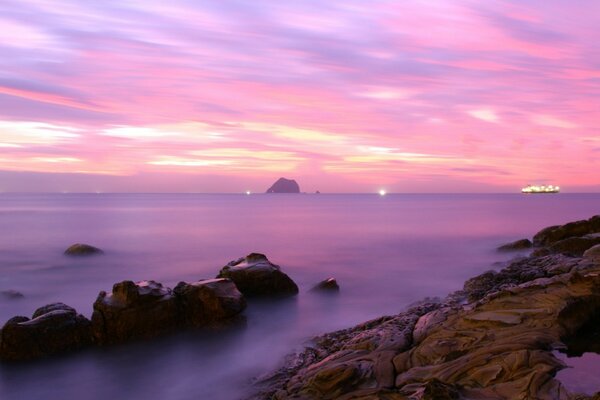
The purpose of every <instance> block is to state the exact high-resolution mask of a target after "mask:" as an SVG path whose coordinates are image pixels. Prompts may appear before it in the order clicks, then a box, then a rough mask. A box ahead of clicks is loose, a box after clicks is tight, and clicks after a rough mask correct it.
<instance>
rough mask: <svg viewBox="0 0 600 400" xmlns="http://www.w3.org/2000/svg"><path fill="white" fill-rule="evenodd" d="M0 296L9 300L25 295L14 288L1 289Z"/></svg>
mask: <svg viewBox="0 0 600 400" xmlns="http://www.w3.org/2000/svg"><path fill="white" fill-rule="evenodd" d="M0 296H1V297H4V298H5V299H11V300H15V299H22V298H23V297H25V296H24V295H23V293H21V292H18V291H16V290H2V291H0Z"/></svg>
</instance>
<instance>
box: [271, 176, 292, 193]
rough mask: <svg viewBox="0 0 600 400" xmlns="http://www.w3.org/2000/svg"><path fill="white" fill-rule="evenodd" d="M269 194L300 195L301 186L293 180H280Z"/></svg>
mask: <svg viewBox="0 0 600 400" xmlns="http://www.w3.org/2000/svg"><path fill="white" fill-rule="evenodd" d="M267 193H300V186H299V185H298V183H297V182H296V181H295V180H293V179H286V178H279V179H277V181H276V182H275V183H274V184H273V185H272V186H271V187H270V188H268V189H267Z"/></svg>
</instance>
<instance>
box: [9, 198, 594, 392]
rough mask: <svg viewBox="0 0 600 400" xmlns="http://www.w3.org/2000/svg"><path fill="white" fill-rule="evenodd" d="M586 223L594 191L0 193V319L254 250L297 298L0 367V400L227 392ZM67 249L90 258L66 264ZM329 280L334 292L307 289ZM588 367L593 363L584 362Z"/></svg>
mask: <svg viewBox="0 0 600 400" xmlns="http://www.w3.org/2000/svg"><path fill="white" fill-rule="evenodd" d="M595 214H600V194H566V193H565V194H562V193H561V194H557V195H521V194H514V195H513V194H497V195H494V194H453V195H447V194H443V195H433V194H427V195H419V194H388V195H386V196H379V195H376V194H373V195H370V194H357V195H346V194H343V195H342V194H340V195H333V194H331V195H328V194H320V195H314V194H301V195H263V194H256V195H255V194H253V195H243V194H240V195H237V194H224V195H218V194H2V193H0V291H5V290H16V291H19V292H21V293H23V295H24V297H23V298H20V299H9V298H7V297H6V296H2V295H0V324H4V322H5V321H6V320H8V319H9V318H10V317H12V316H15V315H25V316H31V314H32V313H33V311H34V310H35V309H36V308H37V307H39V306H42V305H45V304H47V303H51V302H56V301H61V302H64V303H66V304H68V305H71V306H73V307H75V308H76V309H77V310H78V311H79V312H81V313H83V314H84V315H86V316H88V317H90V316H91V312H92V303H93V302H94V300H95V299H96V296H97V295H98V292H99V291H101V290H110V289H111V287H112V285H113V284H114V283H115V282H119V281H122V280H125V279H131V280H143V279H154V280H157V281H159V282H162V283H163V284H166V285H167V286H170V287H173V286H175V285H176V284H177V282H179V281H182V280H183V281H195V280H199V279H202V278H212V277H214V276H215V275H216V274H217V273H218V271H219V269H220V268H221V267H222V266H223V265H225V264H226V263H227V262H229V261H230V260H233V259H236V258H238V257H241V256H243V255H245V254H247V253H250V252H261V253H264V254H266V255H267V256H268V257H269V259H270V260H271V261H272V262H274V263H276V264H279V265H280V266H281V267H282V269H283V271H284V272H286V273H287V274H288V275H290V276H291V277H292V279H294V280H295V281H296V282H297V283H298V285H299V287H300V294H299V295H298V296H297V297H296V298H294V299H291V300H284V301H250V302H249V305H248V309H247V310H246V312H245V315H246V316H247V325H246V327H245V328H235V329H231V330H228V331H224V332H221V333H219V334H214V333H212V334H211V333H206V332H188V333H183V334H180V335H175V336H172V337H167V338H161V339H158V340H153V341H149V342H144V343H136V344H132V345H123V346H118V347H114V348H109V349H100V350H99V349H93V350H86V351H82V352H79V353H75V354H69V355H66V356H61V357H57V358H53V359H48V360H43V361H39V362H34V363H29V364H23V365H10V366H6V365H1V366H0V399H3V400H11V399H19V400H27V399H31V400H37V399H42V398H47V399H71V398H85V399H103V400H104V399H107V398H127V399H129V400H137V399H148V398H164V399H177V400H179V399H195V400H197V399H209V398H210V399H216V400H220V399H224V400H229V399H238V398H242V397H244V395H247V394H248V393H249V392H250V391H251V382H252V379H253V378H254V377H256V376H259V375H261V374H263V373H266V372H268V371H270V370H272V369H274V368H276V367H277V366H278V365H280V363H281V361H282V358H283V357H284V355H285V354H287V353H289V352H291V351H292V350H294V349H299V348H301V347H302V344H303V343H305V342H306V341H307V340H308V339H310V337H312V336H314V335H316V334H319V333H324V332H328V331H332V330H336V329H340V328H346V327H350V326H352V325H354V324H357V323H360V322H363V321H366V320H368V319H372V318H375V317H378V316H381V315H385V314H394V313H398V312H400V311H402V310H403V309H405V308H406V307H407V305H409V304H410V303H413V302H415V301H417V300H420V299H422V298H424V297H426V296H430V297H432V296H445V295H446V294H448V293H449V292H451V291H454V290H457V289H460V288H461V287H462V284H463V282H464V281H465V280H466V279H467V278H470V277H472V276H474V275H477V274H479V273H482V272H484V271H487V270H489V269H494V268H496V269H497V268H500V267H501V263H502V262H505V261H508V260H509V259H510V258H511V257H514V254H506V253H498V252H497V251H496V250H495V249H496V247H497V246H498V245H501V244H504V243H506V242H509V241H513V240H516V239H520V238H524V237H531V236H532V235H533V234H534V233H535V232H537V231H538V230H540V229H541V228H544V227H546V226H549V225H555V224H561V223H565V222H569V221H572V220H577V219H583V218H589V217H591V216H592V215H595ZM76 242H83V243H89V244H92V245H95V246H98V247H100V248H102V249H104V250H105V252H106V254H105V255H102V256H98V257H91V258H83V259H69V258H68V257H65V256H64V255H63V254H62V253H63V251H64V250H65V249H66V248H67V247H68V246H69V245H71V244H73V243H76ZM328 277H335V278H336V279H337V280H338V282H339V284H340V286H341V291H340V293H339V295H337V296H319V295H315V294H313V293H308V290H309V289H310V288H311V287H312V285H314V284H315V283H317V282H318V281H320V280H322V279H325V278H328ZM596 370H597V369H596Z"/></svg>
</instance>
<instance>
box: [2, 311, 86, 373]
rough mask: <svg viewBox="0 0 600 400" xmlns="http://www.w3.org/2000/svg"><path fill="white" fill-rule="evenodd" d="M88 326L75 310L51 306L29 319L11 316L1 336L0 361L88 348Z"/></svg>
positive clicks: (33, 357) (21, 359) (28, 358)
mask: <svg viewBox="0 0 600 400" xmlns="http://www.w3.org/2000/svg"><path fill="white" fill-rule="evenodd" d="M91 343H92V335H91V323H90V321H89V320H88V319H87V318H85V317H84V316H83V315H80V314H77V312H76V311H75V309H74V308H72V307H69V306H67V305H65V304H63V303H54V304H49V305H47V306H44V307H41V308H39V309H37V310H36V311H35V312H34V313H33V317H32V319H29V318H27V317H22V316H19V317H13V318H11V319H10V320H8V321H7V322H6V324H5V325H4V327H3V328H2V331H1V336H0V359H2V360H5V361H24V360H31V359H35V358H40V357H45V356H49V355H53V354H58V353H65V352H69V351H73V350H77V349H80V348H82V347H86V346H89V345H91Z"/></svg>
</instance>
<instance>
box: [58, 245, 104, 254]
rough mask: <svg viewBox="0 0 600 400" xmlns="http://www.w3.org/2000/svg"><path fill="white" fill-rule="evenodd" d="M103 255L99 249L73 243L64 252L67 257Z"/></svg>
mask: <svg viewBox="0 0 600 400" xmlns="http://www.w3.org/2000/svg"><path fill="white" fill-rule="evenodd" d="M103 253H104V251H102V250H101V249H99V248H97V247H94V246H91V245H89V244H84V243H75V244H73V245H71V246H69V248H68V249H66V250H65V255H68V256H92V255H95V254H103Z"/></svg>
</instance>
